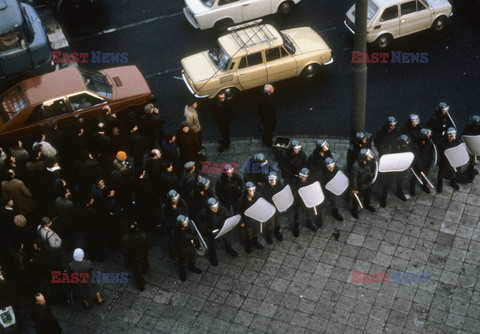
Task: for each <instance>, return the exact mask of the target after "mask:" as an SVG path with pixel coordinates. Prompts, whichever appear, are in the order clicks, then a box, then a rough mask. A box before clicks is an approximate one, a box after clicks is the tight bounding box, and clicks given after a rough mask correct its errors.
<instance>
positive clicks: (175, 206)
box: [161, 189, 188, 260]
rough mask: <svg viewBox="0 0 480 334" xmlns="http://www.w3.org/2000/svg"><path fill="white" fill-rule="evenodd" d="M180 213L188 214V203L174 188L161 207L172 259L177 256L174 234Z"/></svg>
mask: <svg viewBox="0 0 480 334" xmlns="http://www.w3.org/2000/svg"><path fill="white" fill-rule="evenodd" d="M179 215H183V216H188V206H187V203H186V202H185V201H184V200H183V199H182V198H180V194H179V193H178V192H177V191H176V190H173V189H172V190H170V191H169V192H168V193H167V201H166V202H165V203H163V204H162V208H161V216H162V222H163V225H164V227H165V231H166V233H167V238H168V240H167V243H168V248H169V252H170V258H171V259H172V260H174V259H175V258H176V255H175V247H174V245H173V235H174V230H175V226H176V224H177V217H178V216H179Z"/></svg>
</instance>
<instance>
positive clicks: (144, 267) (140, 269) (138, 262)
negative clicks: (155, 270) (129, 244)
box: [125, 256, 150, 290]
mask: <svg viewBox="0 0 480 334" xmlns="http://www.w3.org/2000/svg"><path fill="white" fill-rule="evenodd" d="M125 267H126V268H127V269H128V270H131V271H133V276H135V282H136V283H137V286H138V287H139V288H140V289H141V290H143V288H144V287H145V279H144V278H143V274H146V273H148V271H149V270H150V264H149V263H148V256H142V257H137V258H134V257H126V258H125Z"/></svg>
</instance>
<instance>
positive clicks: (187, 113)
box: [183, 99, 202, 146]
mask: <svg viewBox="0 0 480 334" xmlns="http://www.w3.org/2000/svg"><path fill="white" fill-rule="evenodd" d="M197 108H198V102H197V100H195V99H192V100H190V101H189V102H188V103H187V105H186V106H185V108H184V110H183V118H184V119H185V121H187V122H188V124H190V130H191V131H192V132H193V133H194V134H195V135H196V136H197V139H198V142H199V144H200V146H202V127H201V126H200V119H199V118H198V112H197Z"/></svg>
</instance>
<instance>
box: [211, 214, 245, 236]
mask: <svg viewBox="0 0 480 334" xmlns="http://www.w3.org/2000/svg"><path fill="white" fill-rule="evenodd" d="M241 220H242V216H241V215H235V216H233V217H230V218H228V219H227V220H225V223H223V227H222V229H221V230H220V232H218V234H217V236H216V237H215V239H218V238H220V237H221V236H222V235H224V234H225V233H227V232H230V231H231V230H233V228H234V227H235V226H237V225H238V223H240V221H241ZM212 232H213V233H215V231H212Z"/></svg>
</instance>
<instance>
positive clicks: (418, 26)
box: [400, 0, 430, 36]
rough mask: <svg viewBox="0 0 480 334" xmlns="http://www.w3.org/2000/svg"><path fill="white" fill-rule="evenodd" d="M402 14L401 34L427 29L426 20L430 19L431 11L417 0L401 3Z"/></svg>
mask: <svg viewBox="0 0 480 334" xmlns="http://www.w3.org/2000/svg"><path fill="white" fill-rule="evenodd" d="M400 15H401V16H400V35H401V36H403V35H408V34H411V33H414V32H417V31H419V30H422V29H425V27H426V22H429V21H430V11H429V10H427V7H426V6H425V5H423V4H422V3H421V2H418V1H417V0H410V1H407V2H403V3H401V4H400Z"/></svg>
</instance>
